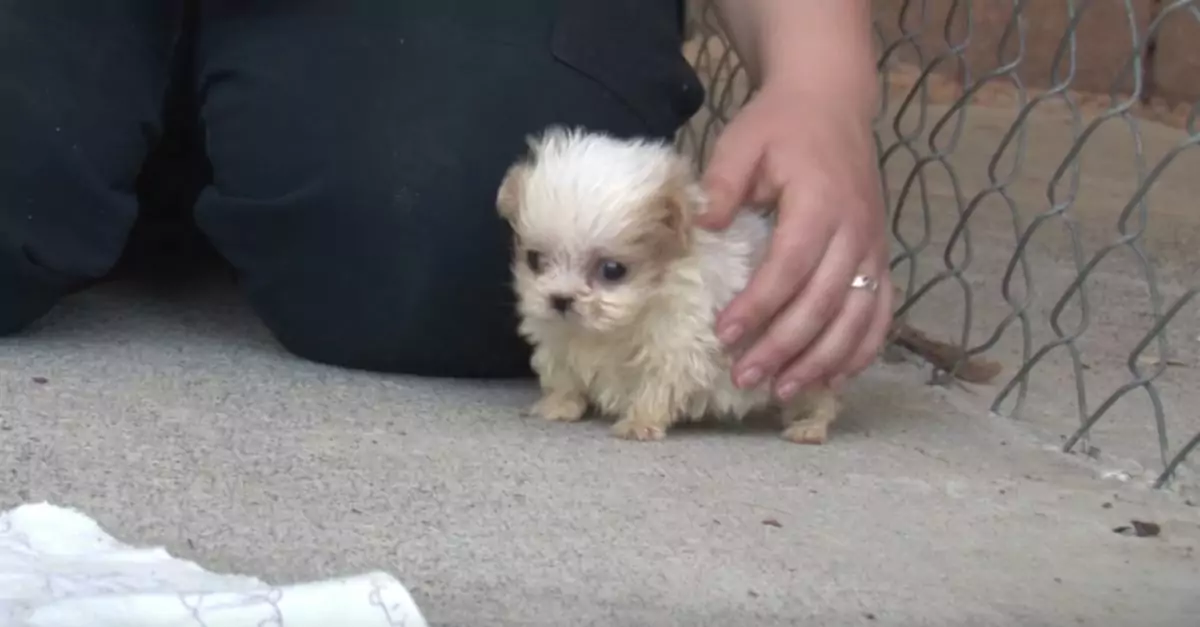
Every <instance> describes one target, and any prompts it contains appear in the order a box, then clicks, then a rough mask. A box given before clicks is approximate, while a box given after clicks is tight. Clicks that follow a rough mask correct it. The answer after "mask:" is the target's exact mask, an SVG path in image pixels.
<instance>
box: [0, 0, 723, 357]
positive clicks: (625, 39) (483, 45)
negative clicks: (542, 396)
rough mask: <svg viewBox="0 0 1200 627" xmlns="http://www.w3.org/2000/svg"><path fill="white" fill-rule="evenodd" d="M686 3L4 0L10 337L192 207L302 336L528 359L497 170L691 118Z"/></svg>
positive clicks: (191, 218)
mask: <svg viewBox="0 0 1200 627" xmlns="http://www.w3.org/2000/svg"><path fill="white" fill-rule="evenodd" d="M681 5H682V2H680V1H679V0H521V1H520V2H511V1H509V2H497V1H496V0H196V1H194V2H193V1H190V0H103V1H97V0H0V334H11V333H15V332H19V331H21V330H22V329H24V328H26V327H27V326H28V325H29V324H30V323H31V322H33V321H35V320H37V319H38V318H40V317H41V316H42V315H43V314H45V313H46V312H47V311H49V310H50V309H51V308H52V307H53V306H54V305H55V303H56V302H57V301H58V300H59V299H61V298H62V297H63V296H64V295H66V294H68V293H70V292H72V291H74V290H77V289H80V288H81V287H84V286H87V285H89V284H91V283H93V282H95V281H96V280H99V279H102V278H104V277H106V276H109V275H110V273H111V272H112V271H113V269H114V267H117V264H118V262H119V261H120V260H121V259H123V255H124V254H128V251H129V250H130V249H131V247H132V246H133V245H135V244H136V241H137V239H138V235H137V234H138V233H139V232H143V231H145V232H163V231H162V229H158V231H156V228H157V227H156V225H157V226H161V225H163V224H170V223H171V222H172V220H176V219H180V220H181V222H180V223H181V224H186V225H191V228H194V231H193V233H194V234H196V235H197V237H199V238H200V239H201V241H203V242H204V244H205V245H207V246H211V249H212V250H215V251H216V253H217V254H218V255H219V256H220V258H222V259H223V260H224V262H226V263H228V265H229V266H231V267H232V269H233V270H234V271H235V272H236V275H237V277H238V281H239V283H240V285H241V287H242V289H243V290H244V293H245V294H246V297H247V298H248V299H249V301H250V303H251V304H252V306H253V308H254V310H255V311H256V312H257V314H258V315H259V316H261V317H262V319H263V320H264V322H265V323H266V324H267V326H268V327H269V328H270V329H271V331H272V332H273V333H274V335H275V337H277V338H278V340H279V341H280V342H281V343H282V344H283V345H284V346H285V347H286V348H287V349H288V350H290V351H292V352H293V353H295V354H297V355H300V356H302V357H305V358H308V359H312V360H315V361H320V362H324V363H329V364H334V365H340V366H346V367H351V368H363V369H371V370H381V371H391V372H405V373H411V374H423V375H434V376H462V377H476V376H479V377H496V376H519V375H522V374H525V373H527V372H528V365H527V350H528V349H527V348H526V347H525V346H524V345H523V342H522V341H521V340H520V339H519V337H518V336H517V335H516V333H515V321H514V317H513V311H512V300H513V297H512V295H511V293H510V290H509V287H508V285H509V277H508V249H509V246H510V236H509V234H508V232H507V230H506V226H505V225H504V224H503V223H502V222H501V221H500V219H499V218H498V217H497V216H496V213H495V210H494V198H495V193H496V187H497V185H498V183H499V181H500V178H501V176H502V175H503V173H504V170H505V168H506V167H507V166H508V164H509V163H510V162H511V161H512V159H513V158H514V157H516V156H517V154H518V153H519V152H520V151H522V150H523V149H524V137H525V136H526V135H527V134H529V133H531V132H536V131H538V130H540V129H542V128H543V127H545V126H547V125H550V124H569V125H581V126H585V127H589V128H594V129H602V130H606V131H609V132H612V133H616V134H618V135H622V136H632V135H649V136H658V137H670V136H672V135H673V134H674V133H675V131H676V130H677V129H678V128H679V127H680V126H681V125H683V124H684V123H685V122H686V120H687V119H688V118H689V117H690V116H691V115H692V114H693V113H694V112H695V111H696V110H697V109H698V108H699V106H700V103H701V100H702V93H701V87H700V85H699V83H698V81H697V80H696V76H695V75H694V73H693V72H692V70H691V68H690V67H689V66H688V64H687V63H686V61H685V59H684V58H683V57H682V54H681V52H680V44H681V31H682V24H681V15H680V13H681ZM147 225H149V226H147ZM185 231H186V229H185Z"/></svg>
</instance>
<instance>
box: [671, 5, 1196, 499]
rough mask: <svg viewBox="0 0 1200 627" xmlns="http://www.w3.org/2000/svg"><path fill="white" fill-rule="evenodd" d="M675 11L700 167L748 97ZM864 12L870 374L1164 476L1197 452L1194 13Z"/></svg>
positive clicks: (730, 68) (1164, 9)
mask: <svg viewBox="0 0 1200 627" xmlns="http://www.w3.org/2000/svg"><path fill="white" fill-rule="evenodd" d="M688 4H689V18H688V36H687V42H686V46H685V54H686V55H687V56H688V58H689V60H690V61H691V62H692V63H693V65H694V66H695V67H696V68H697V70H698V71H699V73H700V75H701V77H702V80H703V81H704V83H705V85H706V87H707V89H708V94H707V103H706V107H705V108H704V110H703V111H702V112H701V113H700V114H698V115H697V116H696V118H695V119H694V120H693V121H692V123H691V124H690V125H689V126H688V127H686V128H685V129H683V130H682V131H681V133H680V135H679V138H678V143H679V145H680V147H681V149H683V150H687V151H690V152H691V153H692V154H694V155H695V156H696V158H697V160H698V161H699V162H700V163H701V164H703V163H704V161H705V160H706V159H707V157H708V156H709V155H710V154H711V151H712V146H713V143H714V141H715V138H716V137H717V135H718V134H719V133H720V131H721V129H722V127H723V126H724V124H725V123H726V122H727V121H728V120H729V118H730V116H731V115H733V114H734V113H735V112H736V111H737V110H738V108H739V107H741V106H742V105H743V104H744V103H745V102H746V100H747V99H748V98H749V97H751V96H752V94H753V86H752V85H751V82H750V79H749V77H748V76H747V74H746V72H745V70H744V69H743V68H742V67H741V65H740V63H739V62H738V59H737V56H736V54H735V53H734V51H733V49H732V47H731V45H730V44H729V42H728V40H727V38H726V37H725V36H724V34H723V33H722V28H721V20H720V16H719V13H718V11H717V8H716V7H715V6H714V4H715V3H714V2H713V0H692V1H690V2H689V3H688ZM874 9H875V23H874V29H875V34H876V43H877V51H878V54H879V57H878V58H879V62H878V68H879V78H880V81H881V87H882V95H883V98H882V102H881V106H880V109H879V113H878V116H877V118H876V132H875V136H876V140H877V149H878V152H879V161H880V167H881V169H882V172H883V174H884V179H885V181H884V183H885V184H884V195H885V200H886V206H887V211H888V224H889V225H890V229H891V240H892V250H893V258H892V271H893V277H894V279H895V282H896V284H897V286H898V290H899V292H902V294H899V296H900V297H899V298H898V299H897V304H898V305H897V309H896V325H895V327H896V328H895V330H894V334H893V338H892V344H893V347H894V346H896V345H900V346H903V347H904V348H908V349H910V351H904V352H900V351H894V350H892V351H890V352H889V354H890V357H888V356H885V358H890V359H899V358H902V357H898V356H897V355H908V356H909V358H911V357H912V355H913V353H916V354H917V355H919V357H921V358H924V359H923V361H924V362H925V363H930V364H932V370H933V374H934V376H933V377H932V378H931V383H939V384H944V385H954V386H956V387H961V388H963V389H965V390H966V391H967V392H969V393H972V394H974V395H976V396H978V397H979V398H981V399H986V405H987V407H988V408H989V409H990V410H991V411H992V412H996V413H1003V414H1007V415H1009V416H1012V417H1014V418H1017V419H1020V420H1022V421H1024V422H1026V423H1028V424H1030V425H1033V426H1034V427H1035V428H1037V429H1040V430H1042V431H1044V432H1045V433H1049V434H1053V433H1056V434H1057V435H1058V436H1059V437H1060V438H1061V439H1062V449H1063V450H1064V451H1066V452H1073V453H1080V454H1086V455H1089V456H1091V457H1093V458H1096V459H1098V460H1104V461H1106V462H1113V463H1120V464H1123V465H1120V466H1115V467H1116V468H1119V469H1120V470H1119V471H1118V473H1119V474H1123V475H1124V476H1126V477H1130V478H1132V477H1133V476H1135V475H1137V476H1145V477H1146V478H1147V479H1148V480H1149V481H1150V482H1151V483H1153V485H1154V486H1155V487H1163V486H1165V485H1167V484H1168V483H1169V482H1171V481H1172V480H1178V479H1180V478H1181V477H1182V476H1184V475H1185V474H1187V473H1188V469H1187V468H1186V465H1185V463H1184V462H1185V460H1186V459H1187V458H1188V456H1189V454H1190V453H1191V452H1192V451H1193V450H1194V449H1195V448H1197V445H1198V444H1200V411H1197V409H1196V408H1197V407H1198V406H1200V374H1198V373H1200V311H1198V308H1197V304H1200V299H1196V295H1197V292H1198V291H1200V272H1197V270H1198V269H1200V150H1198V149H1196V145H1197V144H1198V143H1200V124H1198V123H1197V117H1198V112H1200V47H1197V46H1196V45H1195V43H1194V42H1195V41H1197V39H1200V0H1174V1H1172V0H1091V1H1088V0H1056V1H1050V0H1033V1H1023V0H974V1H972V0H875V1H874ZM918 329H920V330H918ZM1188 476H1191V475H1190V474H1189V475H1188Z"/></svg>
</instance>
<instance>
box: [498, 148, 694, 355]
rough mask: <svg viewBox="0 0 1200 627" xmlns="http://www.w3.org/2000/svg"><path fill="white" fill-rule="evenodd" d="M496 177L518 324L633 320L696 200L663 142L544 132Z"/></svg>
mask: <svg viewBox="0 0 1200 627" xmlns="http://www.w3.org/2000/svg"><path fill="white" fill-rule="evenodd" d="M529 146H530V153H529V154H528V155H527V156H526V157H524V158H523V159H522V160H520V161H518V162H517V163H516V164H514V165H513V166H512V167H511V168H510V169H509V170H508V173H507V174H506V175H505V177H504V180H503V182H502V183H501V185H500V189H499V192H498V194H497V202H496V204H497V207H498V210H499V212H500V215H501V216H503V217H504V219H505V220H507V221H508V222H509V224H511V225H512V227H513V231H514V233H515V238H516V239H515V246H514V249H515V256H514V259H513V274H514V279H515V288H516V293H517V296H518V302H519V310H520V313H521V315H522V316H523V317H524V318H526V319H532V320H539V321H543V322H545V323H547V324H559V325H573V326H576V327H582V328H583V329H586V330H589V331H593V332H600V333H603V332H607V331H613V330H616V329H619V328H622V327H625V326H627V325H630V324H634V323H635V322H636V321H637V319H638V317H639V315H640V314H641V313H642V311H644V309H645V307H647V306H649V304H650V303H652V302H653V301H654V298H655V294H656V291H655V290H656V288H657V287H658V285H660V283H661V281H662V279H663V278H664V276H666V274H667V273H668V272H669V271H670V267H671V264H672V263H673V262H674V261H676V260H678V259H680V258H682V257H685V256H686V255H687V254H688V253H689V251H690V249H691V245H692V218H693V217H694V216H695V215H696V213H697V212H698V211H699V210H700V204H701V202H702V195H701V194H700V192H699V186H698V185H697V183H696V180H695V176H694V173H693V171H692V168H691V164H690V163H689V162H688V161H687V160H686V159H685V158H684V157H682V156H681V155H679V154H678V153H676V152H675V151H674V150H673V149H672V148H671V146H670V145H668V144H666V143H659V142H654V141H649V140H625V139H617V138H614V137H611V136H608V135H605V134H601V133H585V132H583V131H579V130H565V129H562V128H551V129H549V130H548V131H547V132H546V133H544V134H543V135H541V136H540V137H535V138H531V139H530V141H529Z"/></svg>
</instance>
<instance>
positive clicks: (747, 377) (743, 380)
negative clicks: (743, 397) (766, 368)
mask: <svg viewBox="0 0 1200 627" xmlns="http://www.w3.org/2000/svg"><path fill="white" fill-rule="evenodd" d="M762 377H763V373H762V369H761V368H757V367H755V368H751V369H749V370H747V371H746V372H744V373H742V376H740V377H738V380H737V384H738V387H740V388H743V389H745V388H752V387H754V386H756V385H758V384H759V382H761V381H762Z"/></svg>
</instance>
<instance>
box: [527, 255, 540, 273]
mask: <svg viewBox="0 0 1200 627" xmlns="http://www.w3.org/2000/svg"><path fill="white" fill-rule="evenodd" d="M525 265H527V266H529V269H530V270H533V271H534V272H537V271H539V270H541V269H542V254H541V253H539V252H538V251H536V250H527V251H525Z"/></svg>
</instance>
